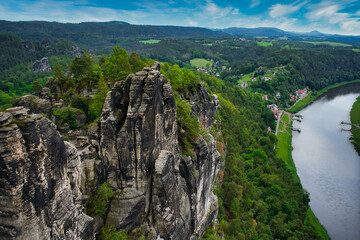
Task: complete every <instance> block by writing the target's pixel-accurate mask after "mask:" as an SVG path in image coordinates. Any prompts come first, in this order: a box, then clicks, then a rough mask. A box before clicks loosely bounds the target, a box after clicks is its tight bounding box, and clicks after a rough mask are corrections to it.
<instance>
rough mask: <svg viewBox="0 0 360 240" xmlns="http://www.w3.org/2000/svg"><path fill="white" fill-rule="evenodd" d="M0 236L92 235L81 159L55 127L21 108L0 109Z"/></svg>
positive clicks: (29, 237)
mask: <svg viewBox="0 0 360 240" xmlns="http://www.w3.org/2000/svg"><path fill="white" fill-rule="evenodd" d="M0 166H1V169H0V171H1V174H0V182H1V184H0V199H1V200H0V236H1V239H94V227H93V220H92V218H91V217H89V216H87V215H85V214H84V213H83V207H82V206H81V202H80V201H81V192H80V190H79V186H80V182H79V180H80V159H79V157H78V155H77V150H76V148H75V147H74V146H73V145H72V144H69V143H66V142H64V141H63V139H62V138H61V136H60V135H59V133H58V132H57V131H56V126H55V125H54V124H53V123H52V122H51V121H49V120H48V119H46V118H44V117H43V116H42V115H40V114H31V115H29V110H28V109H26V108H24V107H16V108H12V109H8V110H7V112H5V113H0Z"/></svg>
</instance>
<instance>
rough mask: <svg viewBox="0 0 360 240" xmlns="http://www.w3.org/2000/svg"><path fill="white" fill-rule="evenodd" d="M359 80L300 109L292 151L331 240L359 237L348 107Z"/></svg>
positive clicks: (356, 167) (359, 90) (357, 168)
mask: <svg viewBox="0 0 360 240" xmlns="http://www.w3.org/2000/svg"><path fill="white" fill-rule="evenodd" d="M359 95H360V84H352V85H347V86H343V87H339V88H336V89H333V90H331V91H329V92H328V93H326V95H324V96H323V97H321V98H320V99H319V100H317V101H316V102H314V103H313V104H311V105H309V106H308V107H307V108H305V109H304V110H303V111H301V112H300V114H302V115H303V116H304V119H303V121H302V122H301V123H298V122H297V121H295V122H294V126H295V127H299V128H301V133H297V132H293V140H292V145H293V147H294V150H293V152H292V155H293V159H294V162H295V165H296V168H297V172H298V175H299V177H300V179H301V183H302V185H303V187H304V188H305V189H306V190H307V191H308V192H309V193H310V199H311V202H310V206H311V208H312V210H313V211H314V213H315V215H316V216H317V217H318V219H319V220H320V222H321V223H322V224H323V225H324V227H325V228H326V229H327V231H328V233H329V235H330V237H331V238H332V239H335V240H337V239H339V240H342V239H347V240H352V239H354V240H355V239H356V240H359V239H360V157H359V155H358V154H357V152H356V151H355V150H354V147H353V145H352V144H351V143H350V140H349V138H350V136H351V133H350V132H348V131H342V129H349V126H347V125H341V124H340V122H341V121H345V122H350V110H351V107H352V105H353V103H354V102H355V100H356V97H357V96H359Z"/></svg>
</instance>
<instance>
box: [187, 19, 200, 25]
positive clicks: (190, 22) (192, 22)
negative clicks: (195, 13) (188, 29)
mask: <svg viewBox="0 0 360 240" xmlns="http://www.w3.org/2000/svg"><path fill="white" fill-rule="evenodd" d="M187 21H188V23H189V26H193V27H196V26H198V25H199V24H198V22H196V21H194V20H192V19H190V18H187Z"/></svg>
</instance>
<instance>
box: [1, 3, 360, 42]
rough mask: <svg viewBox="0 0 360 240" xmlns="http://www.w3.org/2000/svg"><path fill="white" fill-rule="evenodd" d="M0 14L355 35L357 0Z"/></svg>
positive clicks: (12, 9)
mask: <svg viewBox="0 0 360 240" xmlns="http://www.w3.org/2000/svg"><path fill="white" fill-rule="evenodd" d="M0 19H1V20H8V21H33V20H41V21H56V22H66V23H67V22H70V23H78V22H106V21H125V22H128V23H131V24H141V25H174V26H196V27H206V28H228V27H247V28H253V27H277V28H280V29H282V30H286V31H296V32H311V31H314V30H316V31H320V32H322V33H330V34H343V35H360V0H341V1H340V0H296V1H291V0H290V1H283V0H222V1H221V0H163V1H161V0H137V1H131V0H128V1H123V0H1V1H0Z"/></svg>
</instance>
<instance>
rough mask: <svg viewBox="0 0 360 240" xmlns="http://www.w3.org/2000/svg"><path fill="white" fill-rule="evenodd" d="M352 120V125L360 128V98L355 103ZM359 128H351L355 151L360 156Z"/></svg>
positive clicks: (352, 109)
mask: <svg viewBox="0 0 360 240" xmlns="http://www.w3.org/2000/svg"><path fill="white" fill-rule="evenodd" d="M350 120H351V123H352V124H356V125H357V126H360V97H358V98H357V99H356V102H354V104H353V106H352V108H351V111H350ZM357 126H352V127H351V133H352V137H351V143H352V144H353V145H354V147H355V150H356V151H357V152H358V154H359V155H360V128H359V127H357Z"/></svg>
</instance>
